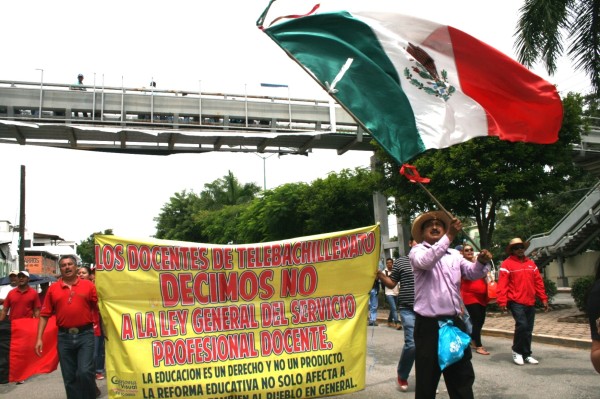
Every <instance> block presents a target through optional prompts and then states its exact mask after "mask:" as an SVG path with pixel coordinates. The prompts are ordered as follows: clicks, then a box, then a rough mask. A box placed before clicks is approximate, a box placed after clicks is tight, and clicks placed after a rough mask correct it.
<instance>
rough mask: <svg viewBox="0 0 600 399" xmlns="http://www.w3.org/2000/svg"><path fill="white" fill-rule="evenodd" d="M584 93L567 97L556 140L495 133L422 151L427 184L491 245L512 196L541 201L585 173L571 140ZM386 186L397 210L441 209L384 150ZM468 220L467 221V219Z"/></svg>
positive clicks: (577, 136) (579, 122) (420, 166)
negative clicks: (520, 139) (527, 139)
mask: <svg viewBox="0 0 600 399" xmlns="http://www.w3.org/2000/svg"><path fill="white" fill-rule="evenodd" d="M581 106H582V98H581V96H579V95H571V94H570V95H569V96H567V98H565V99H564V101H563V108H564V118H563V126H562V129H561V131H560V133H559V139H558V141H557V142H556V143H555V144H551V145H537V144H528V143H510V142H506V141H501V140H498V139H497V138H494V137H486V138H478V139H473V140H469V141H467V142H465V143H462V144H460V145H456V146H452V147H449V148H446V149H441V150H434V151H428V152H426V153H424V154H421V155H420V156H419V157H418V158H417V159H415V161H414V162H413V164H414V165H415V166H416V167H417V169H418V170H419V172H420V173H421V175H423V176H427V177H429V178H430V179H431V182H430V183H429V184H428V185H427V188H428V189H429V190H430V192H432V194H433V195H434V196H436V198H437V199H438V200H439V201H440V202H441V203H442V204H443V205H444V207H445V208H446V209H448V210H449V211H450V212H452V213H453V214H454V215H456V216H458V217H460V218H462V219H463V221H464V220H465V219H466V220H468V219H470V220H472V221H473V223H474V224H476V226H477V229H478V231H479V235H480V240H481V246H482V247H484V248H490V246H491V244H492V243H493V241H492V239H493V234H494V230H495V225H496V217H497V212H498V211H499V210H500V209H501V207H502V206H506V205H507V204H509V203H510V202H511V201H517V200H525V201H535V200H537V199H539V197H540V196H541V195H547V194H549V193H557V192H560V191H562V189H563V188H564V186H565V184H566V183H567V182H570V181H572V180H573V179H578V178H580V176H581V173H582V172H581V170H579V169H578V168H577V167H576V166H575V165H574V164H573V160H572V149H571V144H572V143H574V142H578V141H579V140H580V127H581V125H582V119H581V118H582V109H581ZM379 156H380V157H381V158H382V159H384V160H386V161H387V162H384V163H382V164H381V166H382V171H383V175H384V176H385V178H384V179H382V180H381V181H380V183H381V184H382V187H383V188H384V191H385V192H386V193H388V194H389V196H392V197H394V198H395V199H396V205H397V207H396V208H395V209H394V210H395V211H396V213H397V214H399V215H401V216H403V217H405V218H410V217H411V216H413V215H415V214H416V213H420V212H423V211H428V210H431V209H435V208H436V206H435V204H434V203H433V201H432V200H431V199H430V198H429V197H428V196H427V194H425V192H424V191H423V190H421V189H420V187H418V186H417V185H415V184H412V183H410V182H408V180H407V179H405V178H404V177H402V176H400V175H399V174H398V165H395V164H394V163H393V161H391V158H389V156H387V155H386V154H383V152H379ZM464 224H465V225H466V224H467V223H464Z"/></svg>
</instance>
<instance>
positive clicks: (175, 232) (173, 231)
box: [154, 171, 260, 243]
mask: <svg viewBox="0 0 600 399" xmlns="http://www.w3.org/2000/svg"><path fill="white" fill-rule="evenodd" d="M259 192H260V187H258V186H257V185H256V184H254V183H246V184H240V182H239V181H238V179H237V178H236V177H235V176H234V175H233V173H231V171H229V172H228V173H227V175H225V176H223V177H222V178H220V179H217V180H215V181H213V182H211V183H207V184H205V185H204V190H202V191H201V192H200V195H197V194H195V193H194V192H193V191H190V192H187V191H186V190H183V191H181V192H179V193H175V195H174V196H173V197H171V198H170V199H169V202H168V203H166V204H165V205H163V207H162V208H161V211H160V214H159V215H158V216H157V217H155V218H154V221H155V222H156V237H157V238H163V239H168V240H181V241H192V242H215V243H223V240H225V241H224V242H225V243H226V242H228V241H230V240H232V239H234V237H229V236H228V235H226V234H224V233H223V232H222V231H221V232H220V233H216V232H217V231H218V230H219V229H218V226H215V225H214V224H213V223H214V222H215V220H218V219H219V218H218V216H219V214H214V215H213V214H211V212H215V211H219V210H221V209H224V208H225V207H228V206H237V205H240V204H248V203H249V202H250V201H252V200H253V199H254V198H255V197H256V194H257V193H259ZM239 211H240V210H239V209H237V210H236V213H239ZM222 214H223V215H224V214H227V212H223V213H222ZM203 218H207V220H205V221H204V220H203ZM221 223H222V226H221V227H224V226H226V225H229V224H230V221H229V220H224V219H223V220H221ZM203 228H205V229H207V231H203V230H202V229H203ZM213 233H214V234H213Z"/></svg>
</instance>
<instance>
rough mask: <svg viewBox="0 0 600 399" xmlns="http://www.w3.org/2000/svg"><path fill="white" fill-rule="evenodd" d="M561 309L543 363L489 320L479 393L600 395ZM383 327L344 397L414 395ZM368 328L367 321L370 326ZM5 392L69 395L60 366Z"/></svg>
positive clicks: (566, 301)
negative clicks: (521, 355) (518, 350)
mask: <svg viewBox="0 0 600 399" xmlns="http://www.w3.org/2000/svg"><path fill="white" fill-rule="evenodd" d="M555 303H556V304H557V305H558V306H557V308H556V310H553V311H551V312H548V313H538V315H537V316H536V327H535V330H534V340H533V341H534V342H533V351H534V356H535V357H536V358H537V359H538V360H539V361H540V364H539V365H536V366H532V365H525V366H516V365H514V364H513V363H512V357H511V354H510V352H511V351H510V346H511V343H512V328H513V325H514V322H513V321H512V318H511V317H510V316H508V315H503V316H500V315H494V317H489V318H488V321H486V328H487V331H486V335H484V337H483V342H484V345H485V346H486V348H487V349H488V350H489V351H490V352H491V355H490V356H481V355H477V354H474V358H473V364H474V367H475V374H476V381H475V386H474V390H475V397H476V398H485V399H488V398H489V399H500V398H503V399H504V398H510V399H513V398H515V399H530V398H531V399H533V398H535V399H537V398H540V397H543V398H544V399H564V398H579V399H600V374H597V373H596V372H595V371H594V370H593V368H592V365H591V362H590V357H589V348H590V345H591V343H590V342H591V339H590V336H589V327H588V326H587V325H585V324H577V323H565V322H559V319H565V318H572V317H574V316H576V315H579V314H581V312H579V311H578V310H577V309H576V308H574V307H573V306H572V299H570V296H567V295H565V294H563V295H560V294H559V296H558V298H557V300H556V301H555ZM379 317H380V320H381V321H382V323H381V325H380V326H379V327H368V337H367V379H366V381H367V385H366V388H365V390H363V391H360V392H356V393H353V394H348V395H342V396H337V398H344V399H379V398H382V399H383V398H385V399H389V398H402V399H404V398H406V399H411V398H414V370H413V373H412V374H411V376H410V377H409V384H411V385H410V387H409V391H408V392H406V393H403V392H400V391H398V390H397V385H396V366H397V362H398V359H399V357H400V350H401V348H402V344H403V333H402V331H397V330H395V329H392V328H388V327H385V326H384V324H385V323H384V322H383V319H384V318H385V317H387V314H386V313H385V312H384V311H382V312H381V313H380V315H379ZM365 328H367V327H365ZM98 386H99V387H100V389H101V391H102V398H108V394H107V390H106V381H98ZM439 390H440V393H439V395H438V398H440V399H445V398H448V394H447V392H446V390H445V386H444V383H443V380H442V382H440V385H439ZM0 397H2V398H29V397H42V398H44V399H59V398H60V399H62V398H64V397H65V393H64V388H63V384H62V378H61V375H60V371H59V370H57V371H55V372H54V373H51V374H47V375H38V376H35V377H32V378H31V379H29V380H28V381H27V382H25V384H23V385H15V384H14V383H13V384H5V385H0Z"/></svg>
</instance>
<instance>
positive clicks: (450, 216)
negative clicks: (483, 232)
mask: <svg viewBox="0 0 600 399" xmlns="http://www.w3.org/2000/svg"><path fill="white" fill-rule="evenodd" d="M416 183H417V184H418V185H419V187H421V188H422V189H423V191H425V193H427V195H429V198H431V199H432V200H433V202H435V204H436V205H437V206H438V208H439V209H440V210H441V211H442V212H444V213H445V214H446V215H448V217H449V218H450V220H452V219H455V217H454V215H452V214H451V213H450V212H448V210H447V209H446V208H444V206H443V205H442V204H441V203H440V201H438V200H437V198H435V197H434V195H433V194H431V192H430V191H429V190H427V188H426V187H425V186H424V185H423V183H421V182H416ZM465 236H466V237H467V241H469V242H470V243H471V245H473V247H474V248H475V249H476V250H477V252H481V248H479V246H478V245H477V244H475V241H473V239H472V238H471V237H470V236H469V235H468V234H466V233H465Z"/></svg>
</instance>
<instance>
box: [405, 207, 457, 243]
mask: <svg viewBox="0 0 600 399" xmlns="http://www.w3.org/2000/svg"><path fill="white" fill-rule="evenodd" d="M428 220H439V221H440V222H442V223H444V226H445V227H446V229H447V228H448V226H450V218H449V217H448V215H447V214H446V212H443V211H431V212H427V213H423V214H422V215H419V216H417V218H416V219H415V220H414V222H413V224H412V228H411V230H410V232H411V234H412V236H413V238H414V239H415V241H416V242H417V243H420V242H421V241H423V223H425V222H427V221H428Z"/></svg>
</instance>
